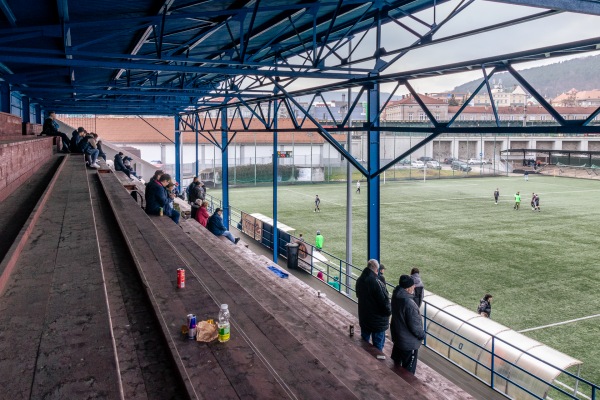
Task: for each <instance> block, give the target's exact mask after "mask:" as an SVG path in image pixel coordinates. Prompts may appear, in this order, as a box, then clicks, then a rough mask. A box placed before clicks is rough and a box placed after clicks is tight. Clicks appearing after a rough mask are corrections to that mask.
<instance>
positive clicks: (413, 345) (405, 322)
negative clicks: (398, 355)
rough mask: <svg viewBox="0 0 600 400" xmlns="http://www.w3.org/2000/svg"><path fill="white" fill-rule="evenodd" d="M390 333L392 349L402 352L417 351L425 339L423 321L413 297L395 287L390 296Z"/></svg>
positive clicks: (404, 290)
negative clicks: (395, 348)
mask: <svg viewBox="0 0 600 400" xmlns="http://www.w3.org/2000/svg"><path fill="white" fill-rule="evenodd" d="M390 332H391V334H392V342H394V347H397V348H399V349H400V350H403V351H409V350H417V349H418V348H419V347H420V346H421V340H423V338H425V331H424V330H423V321H422V319H421V313H420V312H419V307H417V303H415V301H414V298H413V295H412V294H410V293H408V292H407V291H406V289H402V288H401V287H400V286H396V288H395V289H394V293H393V294H392V324H391V329H390Z"/></svg>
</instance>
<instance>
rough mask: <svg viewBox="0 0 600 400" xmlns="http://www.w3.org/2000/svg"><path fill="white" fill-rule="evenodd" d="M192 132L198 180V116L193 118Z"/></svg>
mask: <svg viewBox="0 0 600 400" xmlns="http://www.w3.org/2000/svg"><path fill="white" fill-rule="evenodd" d="M194 131H195V132H196V174H195V175H194V176H197V177H198V178H200V167H199V166H198V136H199V135H198V115H195V116H194Z"/></svg>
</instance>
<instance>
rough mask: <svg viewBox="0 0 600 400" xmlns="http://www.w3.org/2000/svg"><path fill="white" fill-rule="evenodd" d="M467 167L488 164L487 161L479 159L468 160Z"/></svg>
mask: <svg viewBox="0 0 600 400" xmlns="http://www.w3.org/2000/svg"><path fill="white" fill-rule="evenodd" d="M467 164H469V165H480V164H490V162H489V161H488V160H483V159H481V158H469V160H468V161H467Z"/></svg>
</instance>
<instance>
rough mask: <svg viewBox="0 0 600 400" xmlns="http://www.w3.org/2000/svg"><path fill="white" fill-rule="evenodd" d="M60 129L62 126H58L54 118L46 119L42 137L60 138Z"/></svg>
mask: <svg viewBox="0 0 600 400" xmlns="http://www.w3.org/2000/svg"><path fill="white" fill-rule="evenodd" d="M59 127H60V125H58V122H56V121H55V120H53V119H52V118H46V119H45V120H44V126H43V128H42V135H47V136H59V135H60V132H59V131H58V128H59Z"/></svg>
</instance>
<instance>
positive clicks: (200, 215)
mask: <svg viewBox="0 0 600 400" xmlns="http://www.w3.org/2000/svg"><path fill="white" fill-rule="evenodd" d="M198 201H200V202H201V203H202V204H201V205H200V208H199V209H198V212H197V213H196V221H198V222H199V223H200V225H202V226H203V227H205V228H206V225H207V224H208V219H209V218H210V214H209V213H208V201H206V200H204V201H202V200H200V199H198V200H196V202H198Z"/></svg>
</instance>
